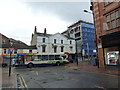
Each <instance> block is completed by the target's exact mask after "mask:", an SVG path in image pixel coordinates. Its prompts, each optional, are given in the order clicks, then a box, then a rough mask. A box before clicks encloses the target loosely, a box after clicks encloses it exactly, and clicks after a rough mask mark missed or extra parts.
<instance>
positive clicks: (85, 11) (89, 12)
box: [84, 10, 92, 14]
mask: <svg viewBox="0 0 120 90" xmlns="http://www.w3.org/2000/svg"><path fill="white" fill-rule="evenodd" d="M84 12H86V13H90V14H92V12H89V11H87V10H84Z"/></svg>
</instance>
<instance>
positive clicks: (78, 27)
mask: <svg viewBox="0 0 120 90" xmlns="http://www.w3.org/2000/svg"><path fill="white" fill-rule="evenodd" d="M62 34H64V35H67V36H70V37H72V38H74V39H75V41H76V50H77V51H76V53H77V54H78V59H79V60H82V57H86V58H89V57H91V56H93V55H96V52H95V50H96V47H95V45H94V39H95V32H94V25H93V24H92V23H89V22H85V21H82V20H79V21H78V22H76V23H74V24H72V25H70V26H69V27H68V29H67V30H66V31H65V32H63V33H62Z"/></svg>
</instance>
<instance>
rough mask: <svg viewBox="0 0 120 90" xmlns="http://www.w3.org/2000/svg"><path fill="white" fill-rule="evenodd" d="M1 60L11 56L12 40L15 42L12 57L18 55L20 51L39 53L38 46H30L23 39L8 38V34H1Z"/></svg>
mask: <svg viewBox="0 0 120 90" xmlns="http://www.w3.org/2000/svg"><path fill="white" fill-rule="evenodd" d="M0 37H1V38H0V42H1V43H0V60H2V58H4V59H8V58H9V57H10V47H11V45H10V41H11V42H13V44H12V47H13V48H14V49H13V51H12V54H11V55H12V57H16V56H17V54H18V53H37V48H36V46H28V45H27V44H25V43H24V42H22V41H19V40H15V39H12V38H8V37H7V36H5V35H3V34H0Z"/></svg>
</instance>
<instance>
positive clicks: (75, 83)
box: [13, 66, 120, 90]
mask: <svg viewBox="0 0 120 90" xmlns="http://www.w3.org/2000/svg"><path fill="white" fill-rule="evenodd" d="M13 72H15V73H16V72H17V73H19V74H20V75H21V76H22V77H23V78H24V81H25V83H26V85H27V87H28V88H101V89H103V90H105V89H106V88H118V78H119V80H120V77H118V76H114V75H107V74H101V73H91V72H86V71H80V70H71V69H68V68H65V67H64V66H50V67H36V68H14V69H13Z"/></svg>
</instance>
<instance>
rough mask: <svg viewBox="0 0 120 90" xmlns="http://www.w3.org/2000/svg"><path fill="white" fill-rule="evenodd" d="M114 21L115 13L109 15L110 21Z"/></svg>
mask: <svg viewBox="0 0 120 90" xmlns="http://www.w3.org/2000/svg"><path fill="white" fill-rule="evenodd" d="M113 19H115V13H114V12H113V13H111V20H113Z"/></svg>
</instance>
